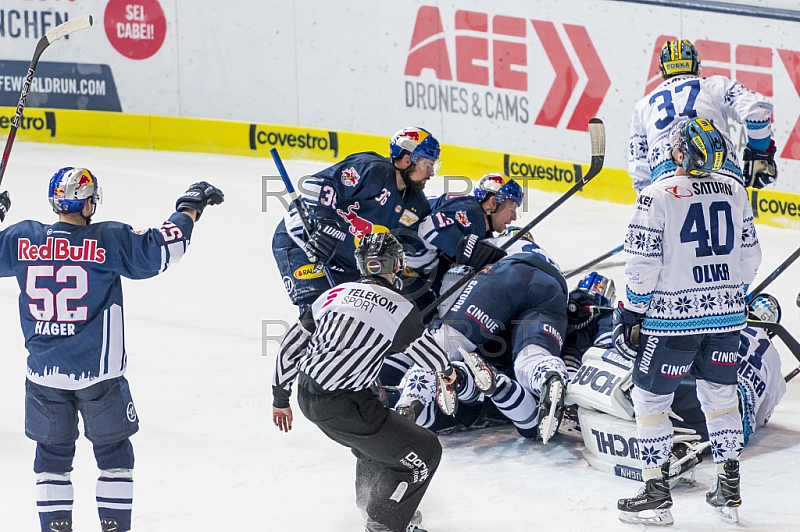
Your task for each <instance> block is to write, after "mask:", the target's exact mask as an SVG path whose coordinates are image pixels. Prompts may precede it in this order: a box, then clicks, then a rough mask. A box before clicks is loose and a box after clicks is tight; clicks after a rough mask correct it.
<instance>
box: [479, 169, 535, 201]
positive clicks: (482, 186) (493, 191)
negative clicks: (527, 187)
mask: <svg viewBox="0 0 800 532" xmlns="http://www.w3.org/2000/svg"><path fill="white" fill-rule="evenodd" d="M473 193H474V194H475V197H476V198H478V201H479V202H480V203H483V202H484V201H486V200H487V199H489V198H491V197H492V196H494V197H495V200H494V202H495V205H497V206H498V207H500V206H501V205H502V204H503V202H505V201H506V200H507V199H510V200H511V201H513V202H514V203H516V204H517V205H522V198H523V196H524V194H523V192H522V187H521V186H519V184H518V183H517V182H516V181H514V180H513V179H511V178H508V177H506V176H504V175H503V174H486V175H485V176H483V177H481V180H480V181H478V186H477V187H475V190H474V192H473Z"/></svg>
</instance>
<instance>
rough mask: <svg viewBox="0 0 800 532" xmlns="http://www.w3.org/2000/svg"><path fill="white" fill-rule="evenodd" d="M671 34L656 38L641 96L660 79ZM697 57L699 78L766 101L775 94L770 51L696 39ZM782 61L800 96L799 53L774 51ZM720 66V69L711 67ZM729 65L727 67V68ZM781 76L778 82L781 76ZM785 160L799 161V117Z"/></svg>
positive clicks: (762, 47) (648, 91) (785, 153)
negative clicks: (734, 84) (736, 86)
mask: <svg viewBox="0 0 800 532" xmlns="http://www.w3.org/2000/svg"><path fill="white" fill-rule="evenodd" d="M676 39H677V37H676V36H674V35H659V36H658V37H657V38H656V41H655V44H654V46H653V56H652V58H651V60H650V71H649V72H648V74H647V86H646V87H645V90H644V93H645V94H649V93H650V92H651V91H652V90H653V89H655V88H656V87H657V86H658V85H659V84H660V83H661V82H662V81H663V80H662V78H661V70H660V68H659V64H660V59H659V58H660V55H661V47H662V46H664V43H665V42H666V41H674V40H676ZM694 46H695V48H697V54H698V55H699V56H700V62H701V65H702V71H701V73H700V74H701V75H702V76H703V77H704V78H705V77H710V76H725V77H728V78H731V79H735V80H737V81H739V82H740V83H741V84H742V85H744V86H745V87H747V88H748V89H750V90H754V91H756V92H760V93H761V94H763V95H764V96H766V97H767V98H770V97H772V96H773V94H774V88H773V84H772V81H773V78H772V68H773V65H772V56H773V54H772V52H773V50H772V48H767V47H764V46H751V45H747V44H739V45H736V46H735V47H734V46H732V45H731V44H730V43H727V42H720V41H707V40H703V39H700V40H697V41H694ZM775 51H776V52H777V53H778V57H780V58H781V62H782V63H783V65H784V67H785V69H786V74H787V75H788V77H789V80H790V81H791V83H792V85H793V86H794V90H795V92H796V93H797V94H798V95H800V69H798V68H797V65H798V64H800V52H797V51H793V50H780V49H779V50H775ZM712 65H721V66H712ZM726 65H730V66H726ZM783 75H784V74H783V73H781V74H780V75H779V77H778V79H781V78H782V77H783ZM780 157H783V158H785V159H796V160H800V118H798V119H797V122H796V123H795V125H794V128H792V131H791V133H790V135H789V138H788V139H787V141H786V145H785V146H784V147H783V150H782V151H781V153H780Z"/></svg>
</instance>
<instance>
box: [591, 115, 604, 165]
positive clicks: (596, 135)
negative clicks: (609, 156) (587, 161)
mask: <svg viewBox="0 0 800 532" xmlns="http://www.w3.org/2000/svg"><path fill="white" fill-rule="evenodd" d="M589 139H590V140H591V142H592V157H605V155H606V126H605V124H604V123H603V121H602V120H600V119H599V118H592V119H591V120H589Z"/></svg>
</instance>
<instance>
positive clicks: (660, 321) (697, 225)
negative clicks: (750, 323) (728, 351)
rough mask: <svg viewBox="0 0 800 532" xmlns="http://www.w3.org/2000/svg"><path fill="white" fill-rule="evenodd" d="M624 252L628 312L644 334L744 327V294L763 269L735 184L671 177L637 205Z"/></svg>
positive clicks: (719, 178)
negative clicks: (637, 316) (640, 317)
mask: <svg viewBox="0 0 800 532" xmlns="http://www.w3.org/2000/svg"><path fill="white" fill-rule="evenodd" d="M624 246H625V247H624V250H625V255H626V265H625V275H626V277H627V286H626V296H627V299H628V303H627V304H626V305H625V306H626V308H628V309H630V310H632V311H634V312H640V313H646V315H645V319H644V323H643V325H642V328H643V332H645V333H646V334H651V335H656V336H662V335H678V334H701V333H716V332H726V331H734V330H738V329H741V328H742V327H744V324H745V299H744V294H745V292H746V290H747V285H749V284H750V283H751V282H752V281H753V279H754V278H755V276H756V272H757V270H758V266H759V265H760V263H761V247H760V245H759V243H758V236H757V234H756V229H755V225H754V224H753V211H752V209H751V207H750V203H749V200H748V198H747V193H746V192H745V189H744V187H743V186H742V185H741V184H740V183H739V182H738V181H736V180H734V179H732V178H730V177H725V176H722V175H719V174H717V175H716V176H714V177H703V178H696V177H689V176H685V175H681V176H673V177H669V178H666V179H663V180H660V181H658V182H656V183H653V184H652V185H649V186H647V187H645V189H644V190H642V192H641V194H640V195H639V197H638V198H637V200H636V207H635V209H634V213H633V216H632V217H631V221H630V223H629V225H628V231H627V234H626V236H625V244H624Z"/></svg>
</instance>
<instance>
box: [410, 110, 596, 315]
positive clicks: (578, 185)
mask: <svg viewBox="0 0 800 532" xmlns="http://www.w3.org/2000/svg"><path fill="white" fill-rule="evenodd" d="M589 140H590V141H591V146H592V159H591V164H590V166H589V171H588V172H587V173H586V175H585V176H583V177H582V178H581V179H580V180H578V181H576V182H575V184H574V185H572V187H571V188H570V189H569V190H567V191H566V192H564V193H563V194H562V195H561V196H560V197H559V198H558V199H557V200H556V201H554V202H553V204H552V205H550V206H549V207H547V208H546V209H545V210H543V211H542V212H541V213H540V214H539V216H537V217H536V218H534V219H533V220H532V221H531V222H529V223H528V224H527V225H526V226H525V227H523V228H522V229H520V230H519V231H517V233H516V234H515V235H514V236H512V237H511V238H509V239H508V240H507V241H506V242H505V243H504V244H503V245H502V246H500V249H508V248H509V247H510V246H511V244H513V243H514V242H516V241H517V240H519V239H520V238H522V236H523V235H524V234H525V233H527V232H528V231H530V230H531V229H533V227H534V226H536V225H537V224H538V223H539V222H541V221H542V220H544V219H545V218H546V217H547V216H548V215H549V214H550V213H551V212H553V211H554V210H556V209H557V208H558V207H560V206H561V204H562V203H564V202H565V201H567V200H568V199H569V198H571V197H572V196H573V195H575V193H577V192H578V191H580V190H581V189H582V188H583V186H584V185H585V184H586V183H588V182H589V181H591V180H592V179H593V178H594V177H595V176H596V175H597V174H599V173H600V170H602V169H603V162H604V161H605V157H606V127H605V124H603V121H602V120H600V119H599V118H592V119H591V120H589ZM471 277H472V275H471V274H469V275H465V276H464V277H462V278H461V279H459V280H458V281H456V282H455V284H453V286H451V287H450V288H448V289H447V290H446V291H445V292H444V293H443V294H442V295H440V296H439V297H437V298H436V300H434V301H433V302H432V303H431V304H430V305H428V306H427V307H425V308H424V309H423V310H422V315H423V316H427V315H428V314H430V313H431V312H432V311H433V310H434V309H436V307H438V306H439V305H441V303H442V302H443V301H446V300H447V298H449V297H450V296H451V295H453V294H455V293H456V292H457V291H458V290H459V289H461V287H462V286H464V284H465V283H466V282H467V281H468V280H469V279H470V278H471Z"/></svg>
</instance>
